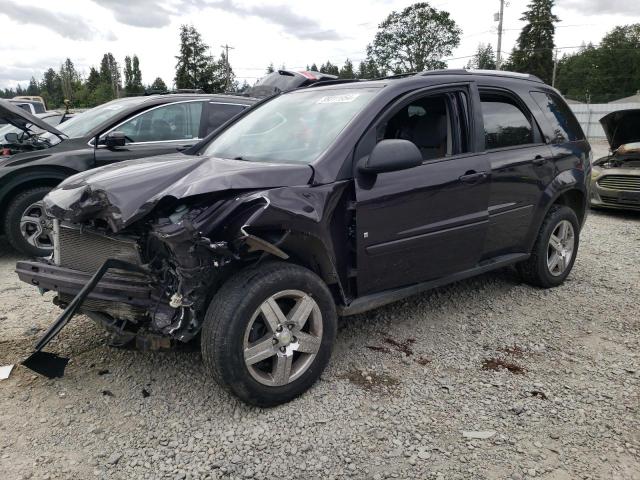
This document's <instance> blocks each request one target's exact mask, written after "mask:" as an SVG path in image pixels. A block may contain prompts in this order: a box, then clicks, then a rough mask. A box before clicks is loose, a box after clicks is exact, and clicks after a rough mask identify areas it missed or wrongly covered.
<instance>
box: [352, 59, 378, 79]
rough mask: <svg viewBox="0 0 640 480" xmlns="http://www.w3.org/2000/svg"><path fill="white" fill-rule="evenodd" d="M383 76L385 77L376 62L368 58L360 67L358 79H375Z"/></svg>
mask: <svg viewBox="0 0 640 480" xmlns="http://www.w3.org/2000/svg"><path fill="white" fill-rule="evenodd" d="M383 76H384V75H383V74H382V73H381V72H380V70H379V69H378V66H377V65H376V62H375V61H374V60H373V59H372V58H368V59H366V60H363V61H362V62H360V65H359V66H358V78H360V79H373V78H380V77H383Z"/></svg>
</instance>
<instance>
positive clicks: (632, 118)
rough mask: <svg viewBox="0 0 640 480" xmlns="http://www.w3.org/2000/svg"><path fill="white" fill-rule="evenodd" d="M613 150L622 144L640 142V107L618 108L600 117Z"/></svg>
mask: <svg viewBox="0 0 640 480" xmlns="http://www.w3.org/2000/svg"><path fill="white" fill-rule="evenodd" d="M600 124H601V125H602V128H603V129H604V133H605V134H606V135H607V140H608V141H609V145H610V146H611V150H617V149H618V148H619V147H620V146H621V145H625V144H627V143H633V142H640V108H634V109H630V110H618V111H617V112H611V113H609V114H607V115H605V116H604V117H602V118H601V119H600Z"/></svg>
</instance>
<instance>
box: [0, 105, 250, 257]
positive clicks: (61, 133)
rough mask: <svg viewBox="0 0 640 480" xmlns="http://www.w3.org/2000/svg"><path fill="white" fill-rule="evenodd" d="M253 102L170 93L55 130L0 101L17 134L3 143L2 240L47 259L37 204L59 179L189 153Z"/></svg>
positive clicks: (45, 225)
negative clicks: (126, 162) (134, 160)
mask: <svg viewBox="0 0 640 480" xmlns="http://www.w3.org/2000/svg"><path fill="white" fill-rule="evenodd" d="M255 102H256V99H254V98H251V97H240V96H230V95H205V94H167V95H151V96H137V97H127V98H121V99H118V100H113V101H111V102H108V103H105V104H103V105H100V106H98V107H95V108H93V109H91V110H88V111H86V112H83V113H81V114H78V115H76V116H75V117H74V118H72V119H70V120H68V121H66V122H64V123H62V124H60V125H58V126H56V127H54V126H52V125H49V124H48V123H47V122H46V121H43V119H39V118H38V117H36V116H34V115H31V114H29V113H28V112H26V111H25V110H23V109H21V108H19V107H18V106H16V105H15V104H14V103H11V102H9V101H6V100H0V119H2V120H5V121H6V122H7V123H9V124H10V125H12V126H13V127H15V128H17V129H18V130H19V131H20V133H16V132H14V133H13V134H12V135H10V137H11V138H10V140H9V141H7V140H6V139H5V140H2V139H0V141H1V142H2V143H3V144H2V148H1V149H0V154H1V155H0V234H2V233H4V234H5V235H6V237H7V240H8V241H9V243H10V244H11V245H12V246H13V247H15V248H16V249H17V250H18V251H20V252H22V253H24V254H27V255H31V256H45V255H50V254H51V252H52V249H53V244H52V230H51V222H50V221H48V220H47V218H46V217H45V215H44V211H43V209H42V203H41V201H42V198H43V197H44V196H45V195H46V194H47V193H48V192H49V191H50V190H51V189H52V188H53V187H55V186H56V185H58V184H59V183H60V182H61V181H62V180H64V179H65V178H67V177H70V176H71V175H74V174H76V173H78V172H83V171H86V170H89V169H92V168H95V167H99V166H103V165H108V164H112V163H115V162H120V161H122V160H129V159H132V158H141V157H150V156H155V155H161V154H166V153H175V152H178V151H183V150H185V149H188V148H190V147H192V146H193V145H195V144H196V143H198V142H199V141H200V139H202V138H204V137H206V136H207V135H208V134H209V133H211V132H212V131H213V130H215V129H216V128H218V127H220V126H221V125H222V124H224V123H225V122H226V121H228V120H229V119H231V118H232V117H234V116H235V115H237V114H238V113H240V112H241V111H243V110H244V109H245V108H247V107H249V106H251V105H253V104H254V103H255Z"/></svg>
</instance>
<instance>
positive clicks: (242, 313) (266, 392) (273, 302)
mask: <svg viewBox="0 0 640 480" xmlns="http://www.w3.org/2000/svg"><path fill="white" fill-rule="evenodd" d="M336 329H337V314H336V309H335V303H334V300H333V297H332V296H331V293H330V292H329V289H328V288H327V286H326V285H325V284H324V282H323V281H322V280H321V279H320V278H319V277H318V276H317V275H316V274H315V273H313V272H311V271H310V270H308V269H306V268H303V267H300V266H298V265H294V264H287V263H283V262H270V263H265V264H263V265H259V266H257V267H251V268H248V269H246V270H242V271H240V272H239V273H237V274H236V275H235V276H233V277H231V278H230V279H229V280H228V281H227V282H226V283H225V284H224V285H223V286H222V287H221V288H220V290H219V291H218V292H217V293H216V295H215V296H214V298H213V300H212V301H211V303H210V305H209V308H208V310H207V314H206V317H205V321H204V325H203V328H202V339H201V345H202V358H203V361H204V363H205V365H206V366H207V368H208V369H209V371H210V372H211V373H212V374H213V376H214V378H215V379H216V381H217V382H218V383H219V384H220V385H222V386H223V387H225V388H227V389H229V390H231V391H232V392H233V393H234V394H235V395H237V396H238V397H240V398H241V399H242V400H243V401H245V402H247V403H249V404H252V405H256V406H260V407H272V406H275V405H279V404H282V403H286V402H288V401H290V400H292V399H293V398H295V397H297V396H298V395H300V394H302V393H303V392H305V391H306V390H307V389H309V388H310V387H311V386H312V385H313V384H314V383H315V382H316V381H317V380H318V378H319V377H320V375H321V373H322V372H323V370H324V368H325V367H326V366H327V364H328V362H329V358H330V357H331V350H332V347H333V343H334V340H335V336H336Z"/></svg>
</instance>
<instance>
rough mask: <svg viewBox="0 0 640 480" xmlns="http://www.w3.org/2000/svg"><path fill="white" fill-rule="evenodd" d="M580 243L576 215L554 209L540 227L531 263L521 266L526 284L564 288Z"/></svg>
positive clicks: (523, 263) (566, 210) (529, 260)
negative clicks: (560, 286) (563, 284)
mask: <svg viewBox="0 0 640 480" xmlns="http://www.w3.org/2000/svg"><path fill="white" fill-rule="evenodd" d="M579 243H580V224H579V222H578V218H577V216H576V214H575V212H574V211H573V210H572V209H571V208H569V207H567V206H564V205H553V206H552V207H551V208H550V209H549V212H548V213H547V216H546V217H545V219H544V221H543V222H542V226H541V227H540V231H539V233H538V237H537V239H536V243H535V244H534V246H533V250H532V251H531V256H530V257H529V259H527V260H525V261H524V262H522V263H520V264H518V265H517V267H518V271H519V272H520V275H521V276H522V278H523V280H524V281H525V282H527V283H529V284H531V285H535V286H538V287H542V288H551V287H557V286H558V285H561V284H562V283H563V282H564V281H565V279H566V278H567V276H568V275H569V273H571V269H572V268H573V264H574V262H575V261H576V255H577V254H578V245H579Z"/></svg>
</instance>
